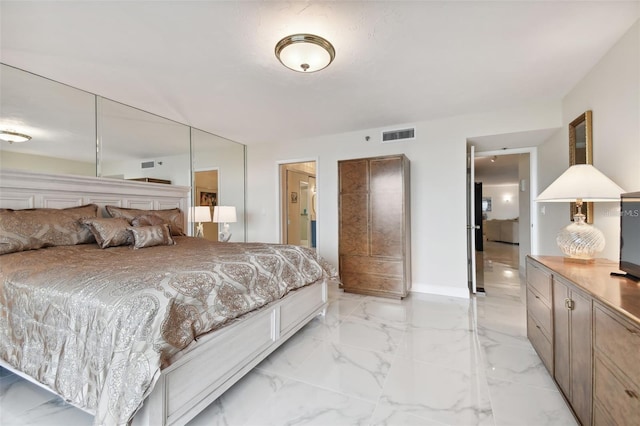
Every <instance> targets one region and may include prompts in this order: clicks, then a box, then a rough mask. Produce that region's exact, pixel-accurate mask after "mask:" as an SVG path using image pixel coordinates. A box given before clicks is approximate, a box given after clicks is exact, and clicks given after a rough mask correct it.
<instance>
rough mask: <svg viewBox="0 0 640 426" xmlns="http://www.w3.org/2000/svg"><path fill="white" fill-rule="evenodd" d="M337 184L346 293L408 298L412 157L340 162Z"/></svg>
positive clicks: (340, 246) (342, 268)
mask: <svg viewBox="0 0 640 426" xmlns="http://www.w3.org/2000/svg"><path fill="white" fill-rule="evenodd" d="M338 186H339V194H338V197H339V201H338V210H339V218H338V221H339V229H338V232H339V254H340V278H341V279H342V283H343V288H344V291H346V292H352V293H361V294H369V295H374V296H383V297H392V298H403V297H405V296H406V295H407V294H408V292H409V290H410V289H411V238H410V236H411V230H410V225H411V219H410V210H411V209H410V197H409V195H410V190H409V159H408V158H407V157H406V156H404V155H403V154H401V155H389V156H384V157H372V158H359V159H355V160H343V161H339V162H338Z"/></svg>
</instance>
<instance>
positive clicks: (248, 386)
mask: <svg viewBox="0 0 640 426" xmlns="http://www.w3.org/2000/svg"><path fill="white" fill-rule="evenodd" d="M285 381H286V378H284V377H281V376H278V375H277V374H272V373H269V372H266V371H262V370H258V369H255V370H252V371H250V372H249V373H248V374H247V375H246V376H244V377H243V378H242V379H241V380H240V381H239V382H238V383H236V384H235V385H233V386H232V387H231V388H229V390H227V391H226V392H225V393H224V394H222V396H221V397H220V398H218V399H217V400H216V401H215V402H214V403H213V404H211V405H209V406H208V407H207V408H205V409H204V410H203V411H202V412H201V413H200V414H198V415H197V416H196V417H194V418H193V419H192V420H191V421H190V422H189V426H229V425H243V424H246V423H247V421H248V420H249V418H250V417H251V416H252V415H253V414H254V413H256V412H260V411H261V410H263V409H264V408H265V406H266V404H267V403H268V401H269V400H270V399H271V398H272V397H273V396H274V395H275V394H276V392H277V391H278V390H280V388H282V386H283V385H284V383H285Z"/></svg>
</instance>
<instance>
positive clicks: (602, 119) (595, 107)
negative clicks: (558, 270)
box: [535, 21, 640, 261]
mask: <svg viewBox="0 0 640 426" xmlns="http://www.w3.org/2000/svg"><path fill="white" fill-rule="evenodd" d="M586 71H588V72H587V73H586V74H585V77H584V78H583V79H582V80H581V81H580V82H579V83H578V84H577V85H576V86H575V87H574V88H573V90H571V91H570V92H569V93H568V94H567V95H566V97H565V98H564V99H563V101H562V122H563V129H565V130H563V131H559V132H558V133H556V134H555V135H554V136H553V137H551V138H550V139H549V140H548V141H546V142H545V144H544V145H542V146H541V147H540V149H539V151H538V153H539V162H538V177H539V185H538V188H539V190H540V192H542V190H544V189H545V188H546V187H547V186H548V185H549V184H550V183H551V182H553V180H555V179H556V178H557V177H558V176H559V175H560V174H561V173H562V172H563V171H564V170H565V169H566V168H567V167H568V166H569V141H568V124H569V123H570V122H571V121H572V120H573V119H575V118H576V117H578V116H579V115H580V114H582V113H583V112H585V111H586V110H592V111H593V165H594V166H595V167H596V168H597V169H599V170H600V171H601V172H603V173H604V174H605V175H607V176H609V177H610V178H611V179H612V180H613V181H614V182H616V183H617V184H618V185H620V186H621V187H622V188H623V189H625V190H626V191H629V192H631V191H638V190H640V23H639V22H638V21H637V22H636V24H635V25H634V26H633V27H632V28H631V29H630V30H629V31H628V32H627V33H626V34H625V35H624V36H623V37H622V38H621V39H620V40H619V41H618V43H617V44H616V45H615V46H614V47H613V48H612V49H611V50H610V51H609V52H607V54H606V55H605V56H604V57H603V58H602V59H601V60H600V62H599V63H598V64H597V65H596V66H595V67H594V68H592V69H591V70H586ZM535 207H537V212H538V224H539V228H538V231H539V254H549V255H561V252H560V250H559V249H558V247H557V246H556V243H555V236H556V233H557V232H558V230H560V229H561V228H562V227H564V226H566V225H567V224H568V223H569V207H568V203H544V204H543V203H539V204H537V206H535ZM542 209H544V210H545V214H542ZM618 210H619V206H617V204H615V203H596V204H595V215H594V225H595V226H597V227H598V228H599V229H600V230H602V231H603V232H604V234H605V239H606V242H607V245H606V247H605V249H604V251H603V252H602V253H601V254H600V255H599V257H604V258H607V259H612V260H616V261H617V259H618V256H619V254H618V250H619V238H620V236H619V216H618Z"/></svg>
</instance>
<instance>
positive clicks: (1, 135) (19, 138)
mask: <svg viewBox="0 0 640 426" xmlns="http://www.w3.org/2000/svg"><path fill="white" fill-rule="evenodd" d="M29 139H31V136H29V135H25V134H24V133H18V132H14V131H12V130H0V140H3V141H5V142H9V143H14V142H26V141H28V140H29Z"/></svg>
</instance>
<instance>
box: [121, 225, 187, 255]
mask: <svg viewBox="0 0 640 426" xmlns="http://www.w3.org/2000/svg"><path fill="white" fill-rule="evenodd" d="M129 230H130V231H131V233H132V234H133V239H134V243H133V248H134V249H140V248H144V247H153V246H171V245H174V244H175V243H176V242H175V241H174V240H173V238H171V232H170V231H169V225H167V224H166V223H165V224H163V225H153V226H140V227H130V228H129Z"/></svg>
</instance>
